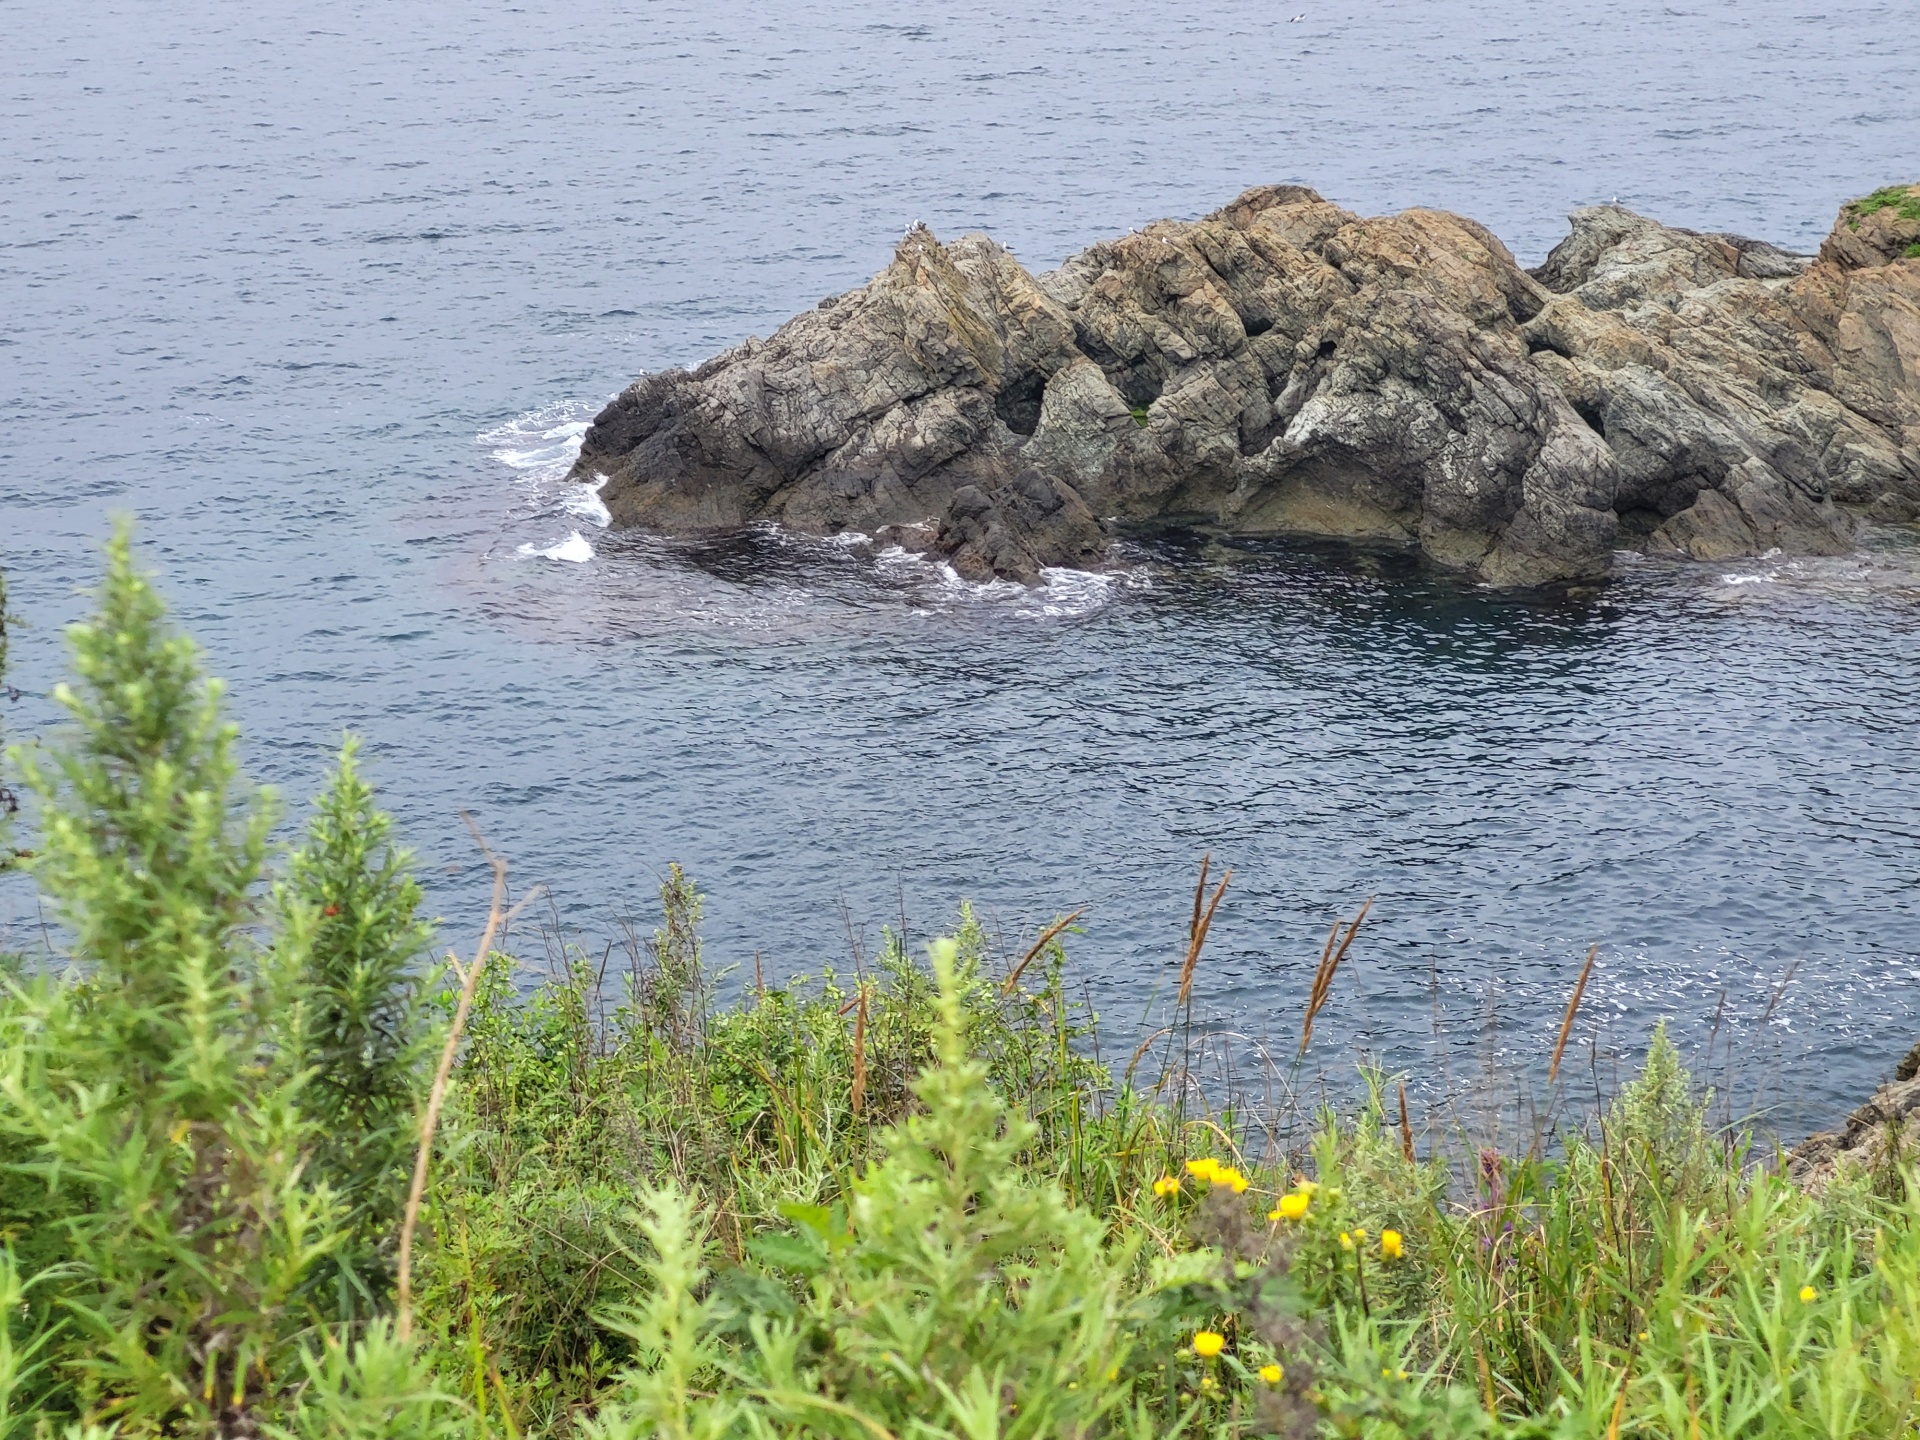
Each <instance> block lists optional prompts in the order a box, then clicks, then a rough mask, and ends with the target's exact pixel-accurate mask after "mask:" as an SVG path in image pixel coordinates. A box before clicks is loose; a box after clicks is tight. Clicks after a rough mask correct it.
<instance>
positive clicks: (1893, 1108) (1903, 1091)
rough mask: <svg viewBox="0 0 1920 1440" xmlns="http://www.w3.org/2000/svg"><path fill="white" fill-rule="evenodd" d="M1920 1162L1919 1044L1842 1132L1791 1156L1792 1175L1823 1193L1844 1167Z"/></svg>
mask: <svg viewBox="0 0 1920 1440" xmlns="http://www.w3.org/2000/svg"><path fill="white" fill-rule="evenodd" d="M1916 1159H1920V1045H1915V1046H1914V1047H1913V1049H1911V1050H1909V1051H1908V1052H1907V1055H1906V1058H1905V1059H1904V1060H1902V1061H1901V1062H1900V1063H1899V1064H1898V1065H1897V1066H1895V1067H1894V1072H1893V1079H1891V1080H1889V1081H1888V1082H1887V1083H1886V1084H1885V1085H1882V1086H1881V1087H1880V1088H1879V1089H1878V1090H1876V1091H1874V1092H1873V1097H1872V1098H1871V1099H1870V1100H1868V1101H1867V1103H1866V1104H1864V1105H1862V1106H1861V1107H1860V1108H1859V1109H1857V1110H1855V1111H1854V1112H1853V1113H1852V1114H1851V1115H1849V1116H1847V1118H1846V1122H1845V1123H1844V1124H1843V1125H1842V1126H1841V1127H1840V1128H1839V1129H1838V1130H1828V1131H1822V1132H1821V1133H1819V1134H1817V1135H1809V1136H1808V1137H1807V1138H1806V1139H1805V1140H1802V1141H1801V1142H1800V1143H1799V1144H1798V1145H1796V1146H1795V1147H1794V1148H1793V1149H1792V1151H1790V1152H1789V1153H1788V1155H1787V1174H1788V1175H1789V1176H1790V1177H1792V1179H1793V1180H1795V1181H1796V1182H1797V1183H1799V1184H1801V1185H1803V1186H1806V1187H1808V1188H1809V1189H1815V1190H1817V1189H1820V1188H1821V1187H1823V1186H1824V1185H1825V1184H1826V1183H1827V1182H1828V1181H1829V1180H1831V1179H1832V1178H1833V1176H1834V1174H1835V1173H1836V1172H1837V1171H1838V1170H1839V1169H1840V1167H1842V1166H1843V1165H1844V1166H1847V1167H1849V1168H1853V1169H1857V1170H1861V1171H1866V1172H1872V1171H1874V1170H1877V1169H1879V1168H1881V1167H1882V1166H1883V1165H1885V1164H1886V1163H1887V1162H1889V1161H1897V1162H1902V1163H1905V1164H1912V1163H1913V1162H1914V1160H1916Z"/></svg>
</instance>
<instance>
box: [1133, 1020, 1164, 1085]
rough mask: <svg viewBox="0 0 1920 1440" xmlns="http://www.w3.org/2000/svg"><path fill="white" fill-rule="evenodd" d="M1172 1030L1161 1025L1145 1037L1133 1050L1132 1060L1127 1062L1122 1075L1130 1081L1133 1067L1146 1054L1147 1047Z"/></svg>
mask: <svg viewBox="0 0 1920 1440" xmlns="http://www.w3.org/2000/svg"><path fill="white" fill-rule="evenodd" d="M1172 1029H1173V1027H1172V1026H1171V1025H1162V1026H1161V1027H1160V1028H1159V1029H1158V1030H1156V1031H1154V1032H1153V1033H1152V1034H1151V1035H1149V1036H1147V1038H1146V1039H1144V1040H1142V1041H1141V1042H1140V1044H1139V1046H1138V1047H1137V1048H1136V1049H1135V1050H1134V1052H1133V1058H1132V1059H1131V1060H1129V1061H1127V1068H1126V1070H1125V1071H1124V1072H1122V1073H1123V1074H1124V1075H1126V1077H1127V1078H1128V1079H1131V1078H1132V1077H1133V1071H1134V1067H1135V1066H1137V1065H1138V1064H1139V1063H1140V1057H1141V1056H1142V1055H1145V1054H1146V1053H1147V1049H1148V1047H1149V1046H1151V1045H1152V1044H1153V1042H1154V1041H1156V1040H1158V1039H1159V1038H1160V1037H1161V1036H1162V1035H1165V1034H1168V1033H1170V1032H1171V1031H1172Z"/></svg>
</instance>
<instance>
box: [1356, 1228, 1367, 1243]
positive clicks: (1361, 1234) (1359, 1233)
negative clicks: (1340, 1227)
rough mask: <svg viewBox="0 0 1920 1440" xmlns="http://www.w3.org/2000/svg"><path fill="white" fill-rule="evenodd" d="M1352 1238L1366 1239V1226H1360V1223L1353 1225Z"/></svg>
mask: <svg viewBox="0 0 1920 1440" xmlns="http://www.w3.org/2000/svg"><path fill="white" fill-rule="evenodd" d="M1353 1238H1354V1239H1356V1240H1364V1239H1366V1238H1367V1232H1366V1228H1365V1227H1364V1226H1360V1225H1356V1226H1354V1227H1353Z"/></svg>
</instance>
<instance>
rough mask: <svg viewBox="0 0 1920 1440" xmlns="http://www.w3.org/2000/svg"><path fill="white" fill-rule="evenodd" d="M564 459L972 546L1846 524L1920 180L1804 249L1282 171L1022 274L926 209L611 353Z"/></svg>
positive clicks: (667, 527)
mask: <svg viewBox="0 0 1920 1440" xmlns="http://www.w3.org/2000/svg"><path fill="white" fill-rule="evenodd" d="M573 476H574V478H575V479H577V480H580V481H583V482H596V483H597V482H599V481H600V480H601V479H602V477H604V486H603V488H602V491H601V498H602V500H603V501H604V502H605V504H606V506H607V509H608V511H609V513H610V514H611V516H612V519H613V522H614V523H615V524H616V525H637V526H647V527H651V528H654V529H658V530H663V531H669V532H678V533H691V532H705V531H714V530H724V529H728V528H732V527H737V526H742V525H746V524H750V523H753V522H755V521H774V522H778V523H779V524H781V525H784V526H788V527H790V528H792V529H795V530H799V531H803V532H810V533H816V534H833V533H840V532H844V531H849V530H853V531H860V532H863V533H866V534H868V535H871V536H873V537H874V539H875V541H876V542H877V543H898V544H902V545H905V546H907V547H908V548H909V549H913V550H916V551H924V552H931V553H934V554H938V555H941V556H944V557H946V558H947V559H949V560H950V561H951V563H952V564H953V566H954V567H955V569H956V570H958V571H959V572H960V573H961V574H962V575H965V576H968V577H970V578H976V579H984V578H988V577H993V576H999V577H1005V578H1011V579H1017V580H1025V581H1032V580H1034V579H1035V578H1036V577H1037V576H1038V574H1039V572H1040V570H1041V569H1042V568H1043V567H1047V566H1081V567H1086V566H1095V565H1098V564H1100V563H1102V561H1103V560H1104V559H1105V557H1106V555H1107V552H1108V548H1109V545H1110V543H1111V541H1112V540H1113V538H1114V537H1115V536H1116V535H1117V534H1121V533H1125V532H1127V531H1128V530H1130V529H1145V528H1149V527H1158V526H1183V527H1193V528H1197V529H1201V530H1210V531H1214V532H1216V533H1224V534H1233V535H1243V536H1257V535H1282V534H1290V535H1319V536H1336V537H1344V538H1350V539H1356V540H1366V541H1376V542H1389V543H1401V544H1409V545H1417V546H1418V547H1419V548H1420V549H1421V550H1422V551H1423V552H1424V553H1425V554H1426V555H1428V556H1430V557H1431V558H1432V559H1433V560H1435V561H1436V562H1438V563H1440V564H1442V565H1445V566H1448V567H1450V568H1454V569H1457V570H1460V571H1463V572H1466V573H1468V574H1470V575H1473V576H1475V577H1477V578H1479V579H1482V580H1484V581H1487V582H1490V583H1493V584H1497V585H1532V584H1540V583H1545V582H1551V581H1556V580H1567V579H1581V578H1591V577H1598V576H1601V575H1604V574H1605V573H1606V572H1607V570H1608V568H1609V565H1610V563H1611V559H1612V555H1613V553H1614V551H1615V550H1616V549H1623V548H1624V549H1640V550H1646V551H1651V552H1657V553H1662V554H1672V555H1682V556H1692V557H1695V558H1698V559H1703V560H1715V559H1722V558H1726V557H1730V556H1736V555H1747V554H1757V553H1761V552H1765V551H1768V550H1774V549H1778V550H1781V551H1784V552H1788V553H1803V554H1832V553H1837V552H1841V551H1844V550H1845V549H1847V548H1848V547H1849V546H1850V544H1851V543H1852V536H1853V533H1854V531H1855V529H1856V527H1857V525H1858V523H1859V517H1862V516H1865V517H1870V518H1872V519H1875V520H1880V521H1886V522H1895V523H1898V522H1907V521H1911V520H1914V519H1915V518H1916V517H1917V516H1920V185H1916V186H1911V187H1908V186H1896V187H1892V188H1890V189H1887V190H1881V191H1878V192H1876V193H1875V194H1874V195H1872V196H1869V197H1866V198H1865V199H1863V200H1858V201H1854V202H1851V203H1849V204H1848V205H1846V206H1844V207H1843V208H1842V209H1841V211H1840V215H1839V218H1838V220H1837V221H1836V223H1835V225H1834V228H1833V231H1832V233H1831V234H1830V235H1829V236H1828V238H1827V240H1826V242H1825V243H1824V244H1823V245H1822V246H1821V248H1820V253H1819V255H1818V256H1811V257H1810V256H1801V255H1794V254H1789V253H1787V252H1785V251H1782V250H1780V249H1777V248H1775V247H1773V246H1771V245H1768V244H1765V243H1762V242H1760V241H1755V240H1748V239H1743V238H1741V237H1738V236H1732V235H1718V234H1701V233H1696V232H1694V231H1689V230H1681V229H1675V228H1673V227H1670V226H1665V225H1661V224H1659V223H1658V222H1657V221H1654V220H1650V219H1647V218H1645V217H1643V216H1640V215H1636V214H1634V213H1632V212H1631V211H1628V210H1625V209H1622V208H1620V207H1618V206H1611V205H1609V206H1597V207H1594V208H1591V209H1584V210H1579V211H1576V212H1575V213H1574V215H1573V216H1572V230H1571V233H1570V234H1569V235H1568V236H1567V238H1566V239H1564V240H1563V241H1561V242H1560V244H1559V245H1557V246H1555V247H1554V249H1553V251H1552V253H1551V254H1550V255H1549V256H1548V257H1547V259H1546V262H1545V263H1544V264H1542V265H1541V266H1539V267H1538V268H1537V269H1534V270H1523V269H1521V268H1520V266H1519V265H1517V264H1516V263H1515V261H1514V259H1513V257H1512V255H1510V254H1509V253H1508V251H1507V249H1506V247H1505V246H1504V245H1502V244H1501V242H1500V241H1499V240H1498V239H1497V238H1495V237H1494V236H1493V235H1492V234H1491V233H1490V232H1489V231H1487V230H1486V229H1485V228H1484V227H1483V226H1481V225H1479V224H1476V223H1475V222H1474V221H1472V220H1467V219H1463V218H1461V217H1460V216H1457V215H1451V214H1446V213H1443V212H1440V211H1435V210H1418V209H1416V210H1408V211H1405V212H1403V213H1401V214H1399V215H1394V216H1389V217H1385V218H1376V219H1364V218H1362V217H1360V216H1358V215H1355V214H1353V213H1352V212H1350V211H1347V210H1344V209H1341V208H1340V207H1339V206H1337V205H1333V204H1330V203H1328V202H1327V201H1325V200H1323V199H1322V198H1321V197H1320V196H1319V195H1317V194H1315V193H1314V192H1313V191H1312V190H1309V189H1305V188H1303V187H1300V186H1290V185H1283V186H1266V187H1262V188H1259V189H1255V190H1250V191H1248V192H1247V193H1246V194H1244V195H1242V196H1240V198H1239V199H1237V200H1235V201H1234V202H1233V203H1232V204H1230V205H1228V206H1226V207H1225V208H1223V209H1221V210H1218V211H1215V212H1214V213H1213V214H1211V215H1208V216H1206V217H1205V218H1203V219H1200V220H1195V221H1190V222H1187V221H1171V220H1163V221H1159V222H1157V223H1155V224H1152V225H1149V226H1147V227H1146V229H1144V230H1141V231H1139V232H1137V233H1132V234H1128V235H1125V236H1122V237H1120V238H1118V239H1114V240H1107V241H1103V242H1101V243H1099V244H1097V245H1094V246H1093V247H1092V248H1091V249H1088V250H1085V251H1082V252H1081V253H1080V254H1078V255H1075V256H1074V257H1072V258H1071V259H1069V260H1068V261H1066V262H1065V263H1064V264H1063V265H1061V266H1060V267H1059V268H1058V269H1055V270H1050V271H1047V272H1046V273H1044V274H1040V275H1034V274H1031V273H1029V272H1028V271H1027V270H1026V269H1025V268H1024V267H1023V266H1022V265H1021V264H1020V263H1019V262H1018V261H1017V260H1015V259H1014V257H1013V256H1012V255H1011V254H1010V253H1008V252H1007V251H1006V250H1005V249H1003V248H1002V247H1001V246H999V245H997V244H995V243H994V242H993V241H992V240H991V239H989V238H988V237H986V236H985V235H966V236H962V237H961V238H960V239H958V240H955V241H953V242H951V243H948V244H942V243H941V242H940V241H939V240H937V239H935V238H934V236H933V234H932V233H931V232H930V231H928V230H927V229H925V228H924V227H916V228H915V229H913V230H911V231H909V232H908V233H907V235H906V236H905V237H904V238H903V239H902V240H901V242H900V244H899V246H898V248H897V250H896V251H895V254H894V258H893V262H892V263H891V264H890V265H888V266H887V267H886V269H884V270H882V271H881V272H880V274H878V275H877V276H875V277H874V278H873V280H871V281H870V282H868V284H866V285H865V286H863V287H862V288H860V289H858V290H853V291H849V292H848V293H846V294H844V295H837V296H833V297H831V298H829V299H826V300H823V301H821V302H820V305H819V307H818V308H817V309H814V310H810V311H807V312H805V313H804V314H801V315H798V316H796V317H794V318H793V319H791V320H789V321H787V322H786V323H785V324H784V325H782V326H781V327H780V328H779V329H778V330H777V331H775V332H774V334H773V335H772V336H771V337H770V338H768V339H765V340H761V339H758V338H755V339H750V340H748V341H747V342H746V343H745V344H743V345H739V346H736V347H734V348H733V349H731V350H728V351H725V352H724V353H722V354H720V355H717V356H715V357H714V358H712V359H711V360H708V361H707V362H705V363H704V364H702V365H700V366H698V367H696V368H695V369H692V370H667V371H662V372H659V373H656V374H649V375H645V376H643V377H641V378H640V379H639V380H637V381H635V382H634V383H633V384H632V385H631V386H629V387H628V388H627V389H626V390H625V391H624V392H623V393H622V394H620V395H619V396H618V397H617V398H616V399H615V400H614V401H613V402H612V403H610V404H609V405H608V406H607V407H606V409H605V410H603V411H602V412H601V413H600V415H599V417H598V418H597V419H596V420H595V421H594V424H593V426H592V428H591V429H589V430H588V432H587V435H586V438H585V442H584V445H583V447H582V450H581V453H580V458H579V461H578V464H577V465H576V467H575V469H574V471H573Z"/></svg>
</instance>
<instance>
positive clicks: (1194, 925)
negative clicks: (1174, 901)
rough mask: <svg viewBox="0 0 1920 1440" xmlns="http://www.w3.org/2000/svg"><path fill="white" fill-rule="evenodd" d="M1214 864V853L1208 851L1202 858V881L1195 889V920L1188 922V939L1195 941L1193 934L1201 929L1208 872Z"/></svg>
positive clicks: (1200, 880)
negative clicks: (1201, 906)
mask: <svg viewBox="0 0 1920 1440" xmlns="http://www.w3.org/2000/svg"><path fill="white" fill-rule="evenodd" d="M1212 864H1213V852H1212V851H1211V850H1209V851H1207V853H1206V854H1204V855H1202V856H1201V857H1200V879H1199V882H1198V883H1197V884H1195V885H1194V887H1193V918H1192V919H1191V920H1189V921H1187V939H1188V941H1189V942H1191V941H1192V939H1193V932H1194V931H1196V930H1198V929H1199V928H1200V902H1201V901H1202V900H1204V899H1206V896H1207V870H1208V868H1209V867H1210V866H1211V865H1212Z"/></svg>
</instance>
